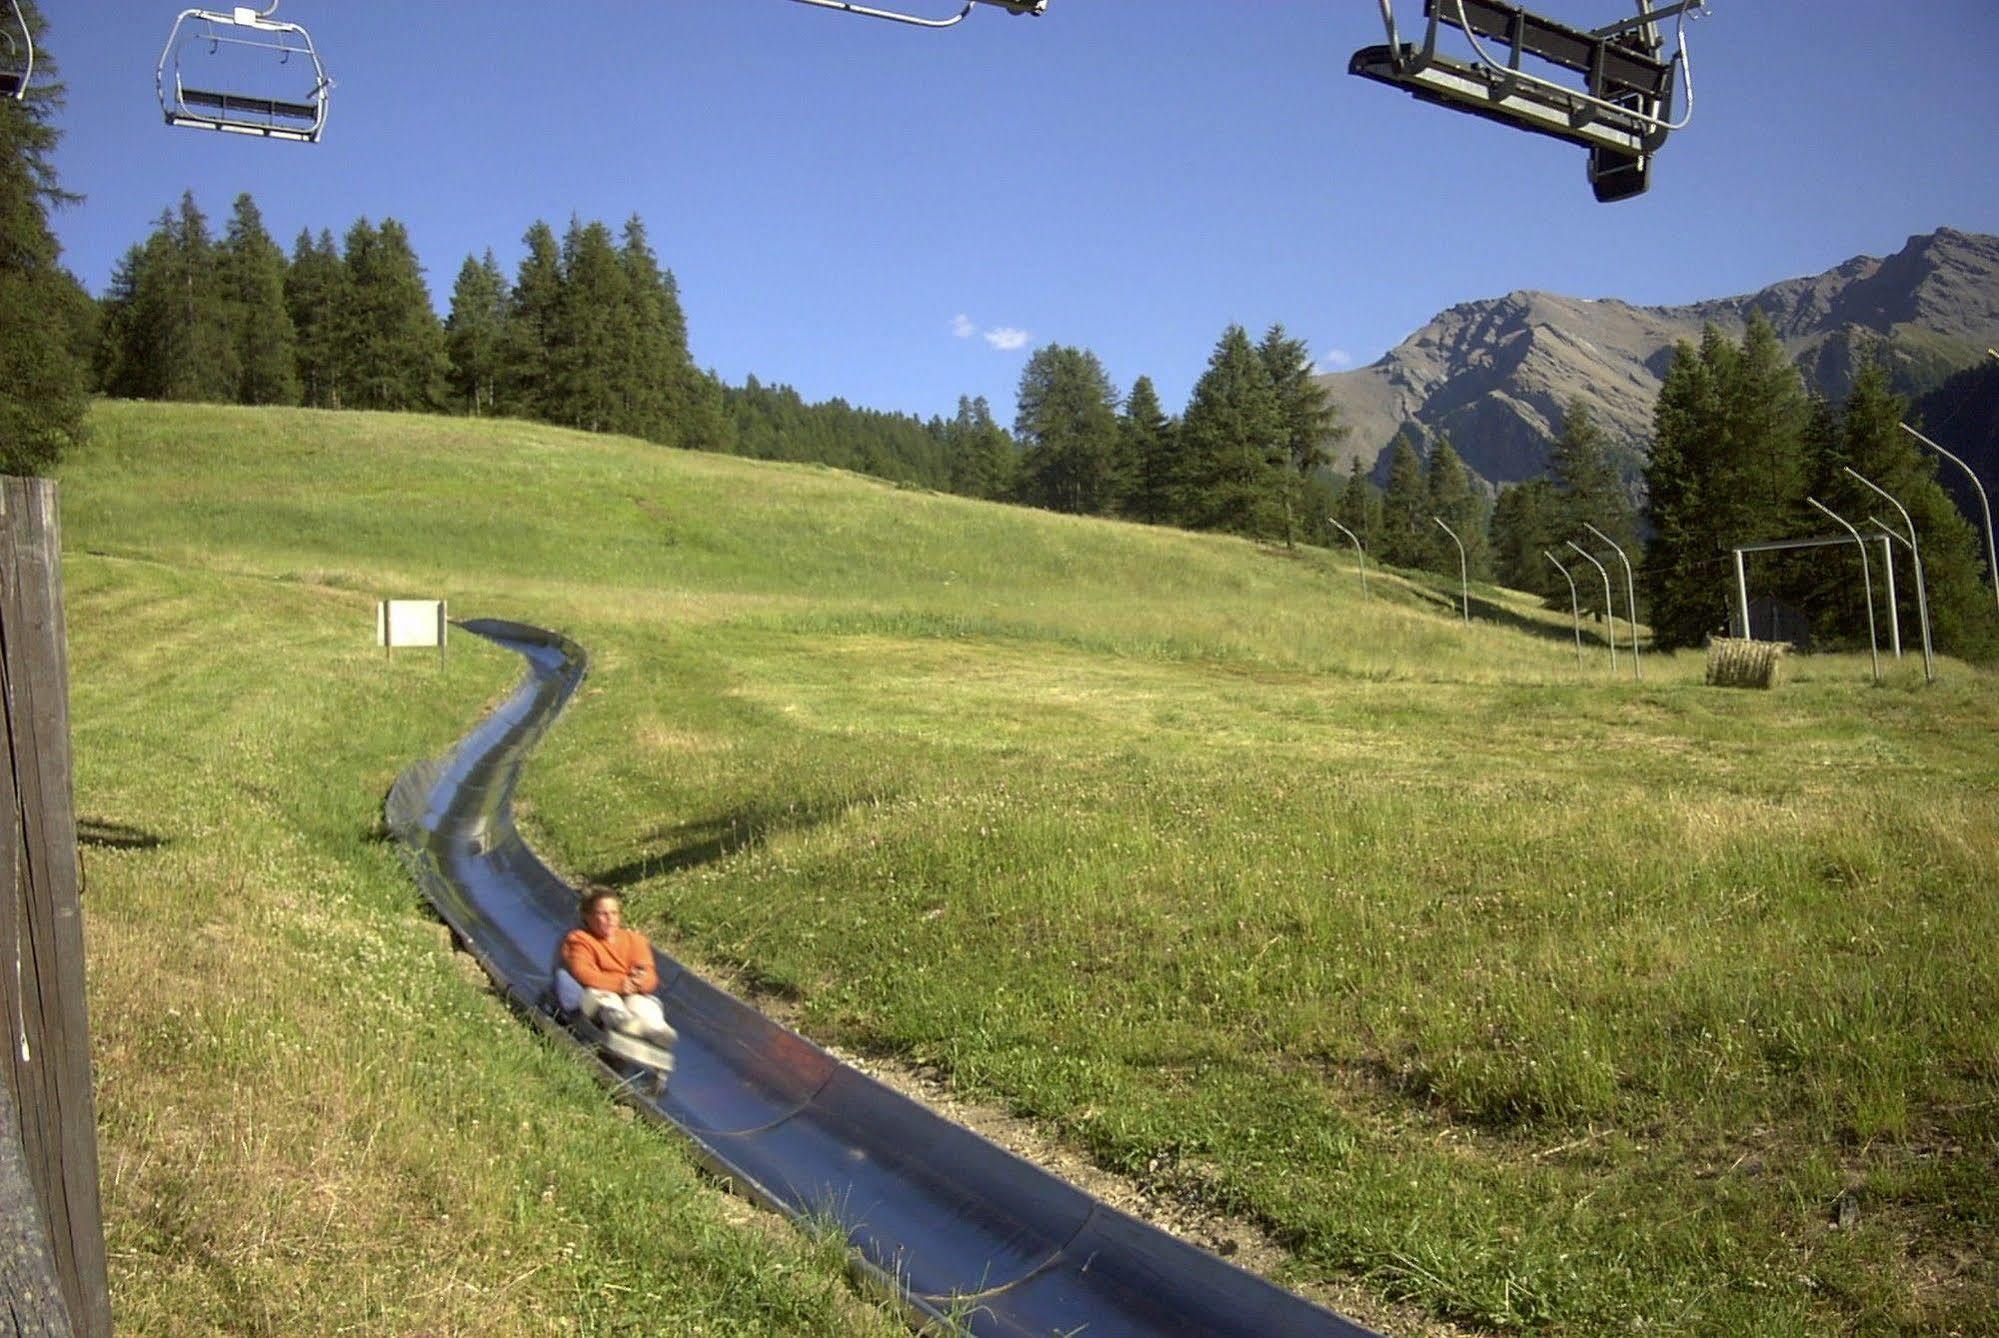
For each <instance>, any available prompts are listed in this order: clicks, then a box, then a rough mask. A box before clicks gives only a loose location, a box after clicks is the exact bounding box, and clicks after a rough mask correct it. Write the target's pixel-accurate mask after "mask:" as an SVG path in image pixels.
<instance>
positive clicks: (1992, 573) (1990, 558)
mask: <svg viewBox="0 0 1999 1338" xmlns="http://www.w3.org/2000/svg"><path fill="white" fill-rule="evenodd" d="M1985 351H1986V352H1987V353H1992V350H1991V349H1987V350H1985ZM1992 356H1993V357H1994V358H1999V353H1992ZM1899 426H1900V427H1901V429H1902V430H1903V431H1904V432H1906V433H1908V434H1909V435H1910V436H1912V437H1914V438H1915V439H1916V440H1917V441H1920V442H1921V443H1923V445H1925V446H1927V447H1929V448H1930V449H1931V450H1933V451H1935V452H1936V453H1937V454H1938V455H1941V456H1942V457H1943V458H1944V459H1946V460H1948V461H1950V462H1951V463H1952V464H1954V465H1956V466H1957V467H1958V468H1959V469H1962V470H1963V471H1964V473H1965V476H1966V477H1967V478H1969V479H1970V480H1971V486H1972V487H1974V488H1976V489H1977V490H1978V505H1979V506H1980V507H1981V508H1982V509H1983V510H1984V512H1985V577H1986V579H1987V580H1989V581H1991V582H1992V598H1993V600H1994V601H1995V602H1999V543H1994V542H1993V540H1992V499H1991V498H1989V497H1987V496H1986V495H1985V485H1984V484H1983V483H1980V482H1979V481H1978V475H1976V474H1974V473H1972V470H1971V466H1970V465H1968V464H1966V463H1964V461H1962V460H1960V459H1958V458H1957V457H1956V456H1955V455H1952V454H1951V453H1950V452H1949V451H1947V450H1945V449H1944V448H1943V447H1941V446H1939V445H1937V444H1936V443H1935V442H1933V441H1931V440H1930V439H1929V438H1928V437H1926V436H1924V435H1923V434H1922V433H1920V432H1918V431H1916V429H1914V428H1912V427H1910V426H1909V425H1908V424H1907V423H1902V424H1900V425H1899Z"/></svg>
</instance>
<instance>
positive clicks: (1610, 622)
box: [1566, 539, 1617, 674]
mask: <svg viewBox="0 0 1999 1338" xmlns="http://www.w3.org/2000/svg"><path fill="white" fill-rule="evenodd" d="M1566 542H1567V543H1568V545H1569V547H1571V548H1573V549H1575V550H1576V551H1577V552H1578V553H1581V554H1582V555H1583V560H1584V561H1585V562H1587V563H1589V564H1590V566H1592V567H1595V568H1596V570H1597V574H1598V575H1599V576H1601V577H1603V617H1604V625H1605V626H1607V627H1608V628H1609V629H1610V631H1609V633H1608V634H1607V635H1606V636H1605V637H1604V640H1606V641H1608V642H1609V643H1610V672H1611V673H1613V674H1614V673H1616V672H1617V610H1615V609H1614V608H1612V607H1611V604H1610V572H1609V571H1607V570H1605V568H1604V565H1603V564H1602V563H1601V562H1598V561H1597V560H1596V558H1595V557H1594V556H1593V555H1592V554H1591V553H1590V551H1589V550H1588V549H1587V548H1584V547H1583V546H1582V545H1581V544H1579V543H1577V542H1576V541H1575V540H1574V539H1570V540H1567V541H1566Z"/></svg>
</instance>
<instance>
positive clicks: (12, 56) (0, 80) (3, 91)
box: [0, 0, 35, 99]
mask: <svg viewBox="0 0 1999 1338" xmlns="http://www.w3.org/2000/svg"><path fill="white" fill-rule="evenodd" d="M8 4H9V6H10V7H11V8H12V9H13V11H14V21H13V23H12V24H10V25H8V26H7V27H6V28H4V29H0V42H5V43H6V51H5V60H6V64H7V68H6V69H0V97H7V98H17V99H18V98H25V97H26V96H27V95H28V84H29V82H30V81H31V80H32V79H33V78H34V77H35V34H34V32H33V31H32V30H31V29H30V28H29V27H28V16H27V15H26V14H24V13H23V12H22V11H21V0H8ZM16 33H19V34H20V39H19V40H18V41H16V40H15V36H14V35H15V34H16ZM17 60H18V62H19V63H18V64H16V61H17Z"/></svg>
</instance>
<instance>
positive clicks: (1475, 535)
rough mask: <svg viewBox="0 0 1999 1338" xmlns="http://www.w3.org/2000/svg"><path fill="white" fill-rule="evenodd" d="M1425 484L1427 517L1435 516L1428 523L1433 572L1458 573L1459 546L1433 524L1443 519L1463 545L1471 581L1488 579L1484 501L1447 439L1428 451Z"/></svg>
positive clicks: (1488, 560)
mask: <svg viewBox="0 0 1999 1338" xmlns="http://www.w3.org/2000/svg"><path fill="white" fill-rule="evenodd" d="M1425 482H1426V484H1427V486H1428V489H1429V494H1430V498H1429V500H1430V507H1429V510H1430V515H1431V516H1432V517H1435V519H1433V520H1430V521H1429V522H1428V524H1429V525H1430V528H1431V529H1433V530H1436V534H1437V540H1436V542H1434V543H1433V545H1432V553H1433V555H1434V557H1435V569H1436V570H1438V571H1440V572H1443V573H1444V574H1445V575H1455V574H1456V573H1457V571H1458V545H1457V544H1454V543H1452V542H1451V540H1450V536H1449V535H1447V534H1445V533H1444V532H1443V531H1442V530H1439V529H1437V525H1436V521H1437V520H1442V521H1443V522H1444V524H1446V525H1448V526H1450V527H1451V530H1452V531H1453V532H1454V533H1455V534H1456V535H1457V536H1458V540H1459V542H1460V543H1462V544H1463V545H1464V562H1465V570H1466V572H1467V573H1468V574H1469V575H1470V577H1471V579H1472V580H1475V581H1482V580H1486V579H1488V578H1489V577H1490V576H1491V574H1492V561H1491V556H1490V551H1489V549H1488V547H1487V544H1486V533H1485V528H1486V516H1485V498H1484V497H1483V496H1481V495H1480V493H1479V491H1478V489H1477V488H1476V487H1475V486H1474V485H1473V483H1472V477H1471V471H1470V470H1468V469H1466V468H1465V462H1464V459H1463V458H1462V457H1461V456H1459V454H1458V452H1457V448H1456V447H1454V446H1452V445H1451V439H1450V438H1449V437H1447V436H1446V437H1440V438H1439V439H1438V441H1437V448H1436V449H1435V450H1434V451H1432V452H1430V468H1429V476H1428V478H1427V479H1426V480H1425Z"/></svg>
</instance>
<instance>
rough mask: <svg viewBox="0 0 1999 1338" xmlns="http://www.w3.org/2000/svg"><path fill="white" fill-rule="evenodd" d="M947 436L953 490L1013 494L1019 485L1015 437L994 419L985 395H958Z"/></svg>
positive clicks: (989, 496) (988, 496) (972, 493)
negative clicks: (1008, 434) (1014, 444)
mask: <svg viewBox="0 0 1999 1338" xmlns="http://www.w3.org/2000/svg"><path fill="white" fill-rule="evenodd" d="M943 439H944V445H945V450H946V453H947V456H948V458H949V462H950V471H951V481H950V488H951V491H952V492H955V493H958V494H960V495H961V496H965V497H982V498H986V499H987V500H999V499H1001V498H1006V497H1011V496H1013V494H1014V490H1015V488H1016V487H1017V485H1018V480H1017V478H1016V477H1015V473H1016V452H1015V450H1014V446H1013V441H1012V439H1011V438H1009V437H1008V436H1007V434H1006V431H1005V429H1003V428H1001V427H1000V425H999V424H998V423H996V422H994V421H993V411H992V406H991V405H989V404H987V403H986V397H985V396H983V395H980V396H978V397H976V398H973V397H969V396H965V395H960V396H959V397H958V413H957V416H956V417H955V418H953V419H952V420H951V421H950V422H949V423H946V424H944V426H943Z"/></svg>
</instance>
